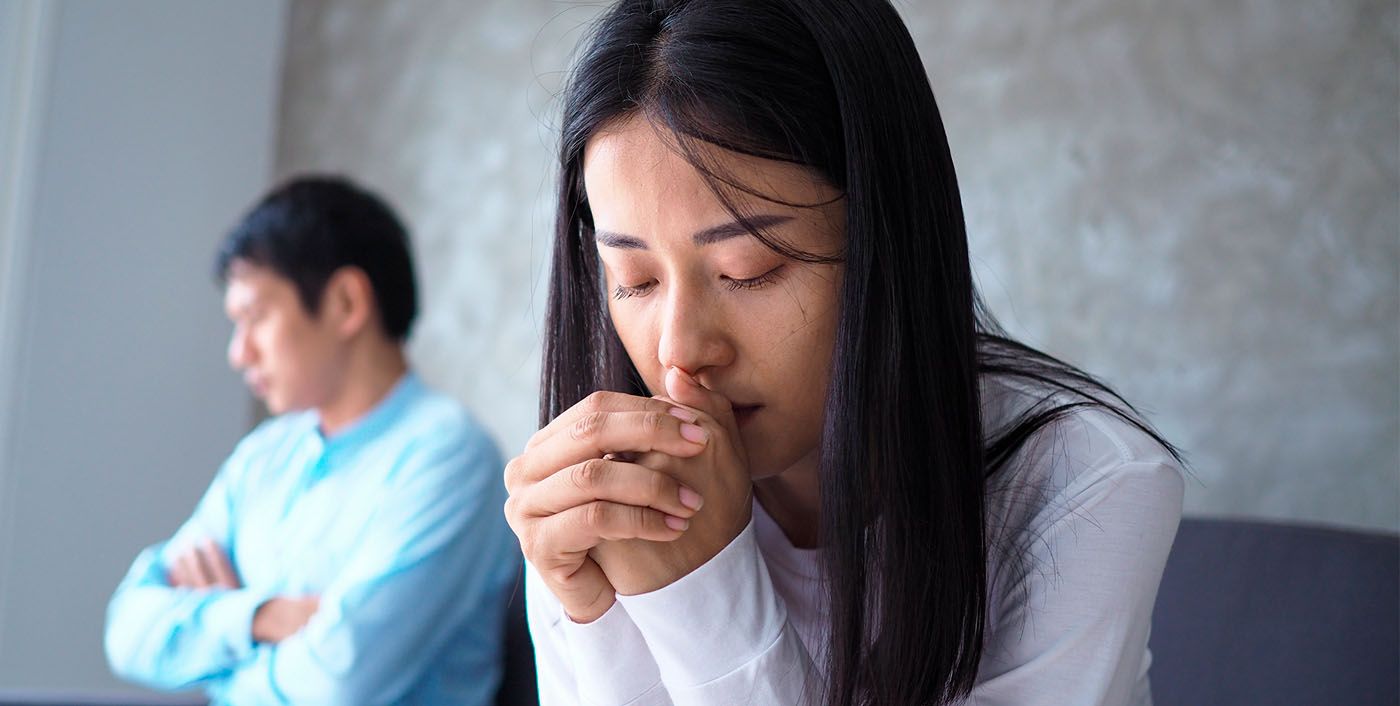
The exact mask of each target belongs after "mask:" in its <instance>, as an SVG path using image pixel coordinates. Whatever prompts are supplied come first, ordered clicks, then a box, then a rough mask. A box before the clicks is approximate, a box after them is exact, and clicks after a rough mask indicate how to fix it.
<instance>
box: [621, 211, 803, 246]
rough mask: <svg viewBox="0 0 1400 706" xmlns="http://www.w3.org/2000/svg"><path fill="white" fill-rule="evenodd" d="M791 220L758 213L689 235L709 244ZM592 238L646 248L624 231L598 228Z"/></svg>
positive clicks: (695, 241) (787, 217)
mask: <svg viewBox="0 0 1400 706" xmlns="http://www.w3.org/2000/svg"><path fill="white" fill-rule="evenodd" d="M790 220H792V216H779V215H771V214H770V215H759V216H753V217H750V218H745V219H743V220H734V221H730V222H728V223H724V224H721V225H717V226H713V227H711V228H706V229H704V230H702V231H700V232H698V233H696V234H695V235H692V236H690V239H691V241H692V242H694V243H695V244H696V245H710V244H712V243H718V242H720V241H723V240H729V239H730V238H737V237H739V236H742V235H749V234H750V233H751V232H752V231H754V230H761V229H763V228H770V227H772V226H776V225H780V224H782V223H787V222H788V221H790ZM594 239H595V240H597V241H598V243H599V244H600V245H606V246H608V247H610V248H621V249H623V250H646V249H647V244H646V243H644V242H642V239H641V238H638V237H636V236H632V235H627V234H625V233H615V232H613V231H610V230H600V231H597V232H596V233H594Z"/></svg>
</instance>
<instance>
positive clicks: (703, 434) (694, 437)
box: [681, 424, 710, 444]
mask: <svg viewBox="0 0 1400 706" xmlns="http://www.w3.org/2000/svg"><path fill="white" fill-rule="evenodd" d="M681 436H683V437H685V439H686V441H693V442H695V443H697V444H703V443H705V440H706V439H708V438H710V432H707V431H705V430H704V428H702V427H698V426H696V425H694V424H682V425H681Z"/></svg>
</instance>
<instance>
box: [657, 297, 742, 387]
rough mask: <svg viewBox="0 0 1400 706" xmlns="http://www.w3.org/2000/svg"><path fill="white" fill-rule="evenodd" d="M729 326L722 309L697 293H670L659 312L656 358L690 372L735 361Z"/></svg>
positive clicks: (662, 363) (667, 365)
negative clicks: (660, 312)
mask: <svg viewBox="0 0 1400 706" xmlns="http://www.w3.org/2000/svg"><path fill="white" fill-rule="evenodd" d="M731 330H732V329H731V326H730V325H729V322H728V321H727V318H726V315H725V312H724V311H723V310H722V309H721V307H719V306H717V305H716V304H715V303H714V302H711V301H708V300H707V298H706V297H704V296H702V295H697V294H696V293H687V292H684V291H678V292H673V293H672V294H671V298H670V299H669V300H668V301H667V303H666V307H665V311H664V313H663V314H662V321H661V338H660V340H659V341H658V342H657V351H656V353H657V358H658V360H659V361H660V363H661V365H662V366H663V367H667V368H671V367H675V368H680V369H682V370H685V371H686V372H689V373H691V374H692V375H694V374H697V373H699V372H700V371H701V370H703V369H705V368H712V367H724V366H726V365H729V364H730V363H732V362H733V361H734V345H733V341H732V339H731Z"/></svg>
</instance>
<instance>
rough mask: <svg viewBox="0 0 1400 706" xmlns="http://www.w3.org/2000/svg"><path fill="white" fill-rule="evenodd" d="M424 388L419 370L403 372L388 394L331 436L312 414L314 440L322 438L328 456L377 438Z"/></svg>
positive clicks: (331, 456)
mask: <svg viewBox="0 0 1400 706" xmlns="http://www.w3.org/2000/svg"><path fill="white" fill-rule="evenodd" d="M422 390H423V383H422V382H421V381H419V379H418V376H417V375H416V374H414V373H413V372H412V371H409V372H406V373H404V374H403V377H400V378H399V380H398V382H396V383H394V386H393V387H392V388H390V389H389V394H387V395H385V396H384V398H383V399H381V400H380V401H379V402H377V403H376V404H375V405H374V406H373V407H371V408H370V409H369V411H368V412H365V413H364V414H363V415H361V416H360V418H359V419H356V420H355V421H353V422H351V423H350V425H349V426H347V427H345V428H344V429H341V430H340V431H338V432H336V433H335V434H332V435H331V436H329V437H328V436H326V435H325V434H324V433H322V431H321V424H320V419H319V417H318V415H315V414H312V415H311V416H312V417H313V418H315V422H314V423H313V424H312V434H313V435H314V436H315V441H317V442H319V446H320V449H321V453H322V455H324V456H326V457H328V460H329V458H333V457H339V456H343V455H345V454H347V453H350V452H353V451H355V450H356V449H359V448H360V447H362V446H364V445H365V443H367V442H369V441H371V440H373V439H375V438H377V437H378V436H379V435H381V434H382V433H383V432H384V431H385V430H386V429H387V428H388V427H389V426H391V425H392V424H393V423H394V422H395V421H396V420H397V419H398V418H399V417H401V416H402V415H403V413H404V410H405V409H406V408H407V407H408V405H409V403H410V402H412V401H413V399H415V398H416V397H418V396H419V395H420V394H421V393H422Z"/></svg>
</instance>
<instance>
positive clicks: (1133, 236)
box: [277, 0, 1400, 530]
mask: <svg viewBox="0 0 1400 706" xmlns="http://www.w3.org/2000/svg"><path fill="white" fill-rule="evenodd" d="M900 9H901V12H902V13H903V14H904V15H905V17H906V19H907V21H908V23H909V25H910V29H911V32H912V33H913V35H914V37H915V39H916V41H917V42H918V44H919V46H920V48H921V52H922V55H923V58H924V62H925V64H926V66H927V67H928V69H929V73H930V76H931V78H932V81H933V85H934V90H935V93H936V94H937V95H938V97H939V100H940V104H941V106H942V108H943V113H944V119H945V121H946V123H947V128H948V132H949V138H950V140H951V142H952V146H953V152H954V156H955V158H956V159H957V162H958V167H959V175H960V179H961V184H962V189H963V198H964V202H965V204H966V207H967V214H968V224H969V229H970V233H971V239H972V246H973V253H974V257H975V259H976V263H977V267H978V275H979V279H980V281H981V283H982V285H983V287H984V290H985V294H986V296H987V298H988V300H989V301H990V303H991V304H992V307H993V309H994V310H995V311H996V312H997V313H998V314H999V315H1000V316H1001V317H1002V318H1003V319H1004V323H1006V324H1007V325H1008V327H1009V328H1010V329H1011V330H1012V331H1013V332H1015V333H1016V334H1018V335H1020V336H1022V337H1024V338H1025V339H1026V340H1027V341H1028V342H1031V343H1033V344H1036V345H1039V346H1042V347H1044V348H1045V349H1046V350H1048V351H1050V352H1052V353H1055V354H1058V355H1062V356H1064V357H1066V358H1067V359H1069V360H1071V361H1074V362H1076V363H1079V364H1082V365H1083V366H1085V367H1087V368H1088V369H1090V370H1091V371H1094V372H1096V373H1098V374H1100V375H1102V376H1103V377H1105V378H1106V379H1108V380H1109V381H1110V382H1112V383H1114V384H1115V385H1117V386H1119V387H1120V389H1121V390H1122V391H1123V392H1124V393H1125V394H1126V395H1127V396H1128V397H1129V398H1130V399H1132V400H1134V401H1137V402H1140V403H1141V404H1142V405H1143V406H1144V407H1145V408H1147V409H1148V410H1150V411H1151V412H1152V413H1153V417H1154V419H1155V420H1157V421H1158V422H1159V423H1160V426H1161V427H1162V428H1163V430H1164V431H1165V432H1166V433H1167V434H1168V435H1169V436H1170V437H1171V438H1173V439H1174V440H1176V441H1178V442H1179V443H1180V444H1181V445H1182V446H1183V447H1184V448H1186V449H1187V450H1188V452H1189V453H1190V455H1191V460H1192V462H1193V468H1194V472H1195V475H1196V481H1197V482H1194V483H1192V484H1191V486H1190V488H1189V490H1188V497H1187V507H1188V511H1191V512H1195V513H1203V514H1233V515H1250V516H1263V517H1274V518H1289V519H1303V520H1317V521H1325V522H1332V523H1340V524H1347V525H1357V526H1369V527H1379V528H1386V529H1392V530H1393V529H1397V528H1400V271H1398V270H1397V268H1400V168H1397V158H1400V124H1398V123H1397V106H1400V85H1398V84H1397V76H1400V64H1398V60H1397V34H1398V32H1400V30H1398V29H1397V5H1396V3H1394V2H1382V1H1375V2H1372V1H1367V0H1349V1H1346V2H1333V3H1302V2H1295V3H1285V2H1278V1H1277V0H1275V1H1272V2H1271V1H1269V0H1252V1H1243V0H1242V1H1239V2H1217V1H1215V0H1182V1H1181V2H1174V3H1161V2H1157V3H1151V2H1146V1H1145V0H1115V1H1113V2H1110V1H1108V0H1077V1H1066V2H1054V3H1013V2H1007V1H1003V2H920V3H901V4H900ZM595 11H596V10H595V8H594V7H591V6H583V5H575V4H570V3H560V2H554V1H552V0H513V1H499V2H478V3H461V2H452V1H449V0H415V1H413V2H406V1H400V2H395V3H392V4H391V3H368V2H354V3H347V2H341V1H337V2H329V1H328V0H296V2H294V3H293V6H292V12H291V13H290V15H289V25H288V33H287V37H288V45H287V61H286V66H285V74H284V84H283V93H282V99H283V102H282V114H281V132H280V138H279V150H278V162H277V163H278V171H279V173H281V174H283V175H286V174H290V173H293V172H298V171H302V170H307V169H333V170H344V171H347V172H349V173H351V174H353V175H356V176H358V177H360V178H362V179H363V180H364V181H366V182H367V183H369V184H370V185H372V186H374V187H377V188H379V189H382V190H383V191H384V192H386V193H387V194H388V195H389V196H390V197H391V198H393V199H394V200H395V202H396V203H397V204H398V205H399V206H400V207H401V208H402V210H403V211H404V212H405V215H406V216H407V218H408V220H410V221H411V223H412V225H413V227H414V230H415V235H416V237H417V246H416V247H417V254H418V257H419V263H420V268H421V280H422V284H423V286H424V288H425V290H426V297H425V316H424V318H423V320H422V321H421V323H420V325H419V328H418V330H417V332H416V335H415V336H414V338H413V341H412V346H411V352H412V355H413V357H414V359H415V360H416V362H417V364H418V366H419V367H420V369H421V370H422V371H423V372H424V374H425V376H426V377H427V378H428V379H430V380H432V381H436V382H437V383H439V384H441V385H443V386H444V387H446V388H448V389H449V390H451V391H453V392H454V393H456V394H457V395H459V396H460V397H462V398H463V399H464V400H466V401H467V402H469V403H470V404H471V405H472V406H473V407H474V408H475V409H476V410H477V411H478V413H479V414H480V415H481V416H482V417H483V419H484V420H485V421H486V423H487V424H488V425H490V426H491V428H492V429H493V430H495V432H496V433H497V435H498V437H499V438H500V440H501V441H502V443H503V445H504V446H505V447H506V450H507V452H508V453H514V452H515V451H516V450H518V449H519V448H520V447H521V446H522V445H523V443H524V440H525V439H526V438H527V437H528V435H529V434H530V433H531V431H532V430H533V428H534V409H535V401H536V376H537V371H538V357H539V355H538V353H539V334H538V331H539V315H540V312H541V310H542V308H543V303H544V297H543V288H542V284H543V282H542V279H543V276H544V271H545V270H544V266H545V263H546V261H547V248H546V246H547V244H548V241H549V236H550V226H551V209H550V202H551V198H552V196H551V194H552V191H551V186H552V181H551V180H552V172H551V168H550V159H551V154H552V150H553V148H554V144H555V141H554V140H555V135H554V133H553V131H552V129H551V128H552V126H553V124H554V116H555V112H554V111H555V108H556V107H557V106H556V104H555V103H554V102H552V97H553V92H554V90H555V89H556V88H557V86H558V84H559V79H560V77H559V72H560V70H561V69H562V68H563V67H564V66H565V65H566V63H567V60H568V56H569V54H570V52H571V50H572V48H573V45H574V43H575V42H576V40H577V38H578V36H579V32H578V30H579V28H580V25H581V24H582V23H584V22H585V21H586V20H587V19H588V18H589V17H591V16H592V15H593V13H594V12H595Z"/></svg>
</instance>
